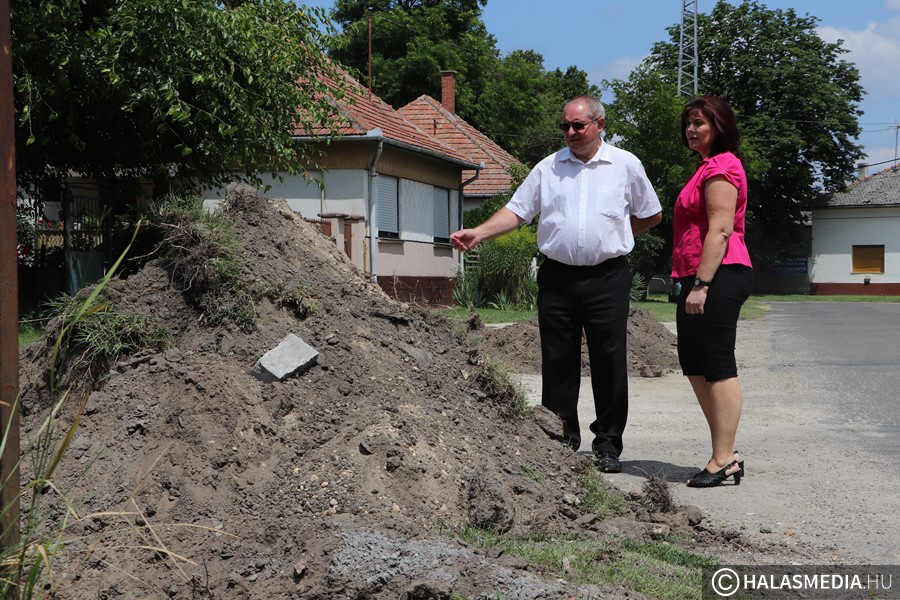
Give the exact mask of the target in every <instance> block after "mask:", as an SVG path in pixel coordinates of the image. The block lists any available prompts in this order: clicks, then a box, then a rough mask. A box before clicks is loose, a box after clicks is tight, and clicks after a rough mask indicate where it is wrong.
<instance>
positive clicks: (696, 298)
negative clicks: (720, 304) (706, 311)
mask: <svg viewBox="0 0 900 600" xmlns="http://www.w3.org/2000/svg"><path fill="white" fill-rule="evenodd" d="M708 291H709V288H708V287H706V286H703V287H695V288H694V289H692V290H691V293H690V294H688V297H687V299H686V300H685V301H684V312H686V313H687V314H689V315H702V314H703V305H704V304H706V294H707V292H708Z"/></svg>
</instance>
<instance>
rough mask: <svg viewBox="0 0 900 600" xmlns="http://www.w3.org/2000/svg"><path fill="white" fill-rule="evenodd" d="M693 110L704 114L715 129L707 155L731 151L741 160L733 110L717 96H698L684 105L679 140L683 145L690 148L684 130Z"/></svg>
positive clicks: (742, 159) (738, 136)
mask: <svg viewBox="0 0 900 600" xmlns="http://www.w3.org/2000/svg"><path fill="white" fill-rule="evenodd" d="M695 110H699V111H701V112H702V113H703V114H704V115H706V117H707V118H708V119H709V121H710V124H711V125H712V127H713V129H714V130H715V135H714V136H713V143H712V147H711V148H710V149H709V155H710V156H715V155H716V154H721V153H723V152H731V153H732V154H734V155H735V156H737V157H738V158H739V159H740V160H741V162H743V161H744V155H743V153H742V152H741V151H740V147H741V132H740V131H738V127H737V120H736V119H735V118H734V110H732V108H731V105H729V104H728V103H727V102H725V101H724V100H722V99H721V98H719V97H718V96H712V95H705V96H698V97H696V98H694V99H693V100H691V101H690V102H688V103H687V104H686V105H685V107H684V110H683V111H682V112H681V141H682V142H684V145H685V146H687V147H688V148H690V145H689V144H688V139H687V131H686V130H687V124H688V121H689V120H690V116H691V112H692V111H695Z"/></svg>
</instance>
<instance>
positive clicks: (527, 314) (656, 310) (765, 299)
mask: <svg viewBox="0 0 900 600" xmlns="http://www.w3.org/2000/svg"><path fill="white" fill-rule="evenodd" d="M770 302H900V296H810V295H808V294H758V295H753V296H750V299H749V300H747V302H746V303H745V304H744V307H743V308H742V309H741V319H761V318H762V317H764V316H765V315H766V313H767V312H768V310H769V309H768V307H767V306H766V305H767V304H768V303H770ZM631 305H632V306H635V307H637V308H643V309H644V310H646V311H647V312H648V313H650V315H651V316H652V317H653V318H654V319H656V320H657V321H659V322H661V323H667V322H674V321H675V304H674V303H672V302H669V299H668V296H666V295H665V294H654V295H651V296H650V297H649V298H648V299H647V300H641V301H638V302H632V303H631ZM476 310H477V312H478V315H479V316H480V317H481V320H482V322H483V323H485V324H486V325H487V324H492V323H518V322H519V321H530V320H531V319H533V318H534V317H535V315H536V314H537V313H536V311H533V310H499V309H496V308H479V309H476ZM438 312H439V313H440V314H442V315H444V316H446V317H448V318H450V319H451V320H453V321H463V320H465V319H466V318H468V316H469V309H467V308H462V307H459V306H456V307H452V308H443V309H440V310H438Z"/></svg>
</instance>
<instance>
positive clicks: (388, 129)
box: [294, 67, 478, 166]
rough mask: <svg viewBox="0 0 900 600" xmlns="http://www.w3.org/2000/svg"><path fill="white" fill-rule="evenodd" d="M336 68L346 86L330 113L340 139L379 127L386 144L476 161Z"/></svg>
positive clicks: (319, 133) (315, 133) (297, 132)
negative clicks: (417, 124) (426, 130)
mask: <svg viewBox="0 0 900 600" xmlns="http://www.w3.org/2000/svg"><path fill="white" fill-rule="evenodd" d="M337 70H338V72H339V76H341V77H343V78H344V79H343V82H342V83H343V84H344V86H345V87H346V94H345V96H344V98H343V99H341V100H340V101H338V100H334V99H333V98H332V104H333V105H334V107H335V113H334V115H333V117H334V119H335V120H336V121H337V123H338V131H339V132H340V134H341V138H342V139H343V140H347V139H348V138H352V137H371V136H372V135H376V133H375V132H374V130H375V129H380V130H381V135H382V136H383V137H384V139H385V141H386V142H387V143H388V144H391V143H393V144H394V145H399V146H401V147H402V146H408V147H411V148H412V149H414V150H418V151H424V152H425V153H427V154H432V155H435V156H437V157H438V158H443V159H446V160H450V161H451V162H454V163H457V164H460V163H463V164H462V166H472V165H473V164H478V163H477V162H474V161H472V160H470V159H469V157H468V156H467V155H465V154H464V153H462V152H460V151H459V150H457V149H455V148H453V147H451V146H448V145H446V144H444V143H442V142H441V141H439V140H438V139H437V138H435V137H432V136H430V135H428V134H426V133H425V132H424V131H422V130H421V129H419V128H418V127H416V125H414V124H413V123H411V122H410V121H408V120H407V119H406V118H405V117H404V116H403V115H402V114H400V112H398V111H397V110H395V109H394V108H393V107H392V106H391V105H390V104H388V103H387V102H385V101H384V100H382V99H381V98H379V97H378V96H377V95H375V94H373V93H370V92H369V90H368V89H367V88H365V87H364V86H363V85H362V84H360V83H359V82H358V81H357V80H356V79H354V78H353V77H351V76H350V74H349V73H347V72H346V71H344V70H343V69H341V68H340V67H338V69H337ZM321 78H322V81H324V82H325V83H326V84H328V85H329V86H330V87H332V88H337V87H338V86H337V82H336V81H335V80H334V79H331V78H329V77H325V76H322V77H321ZM329 134H330V132H329V131H328V130H327V129H325V128H315V129H313V130H312V131H304V130H302V129H297V130H295V131H294V135H296V136H299V137H306V136H326V137H327V136H328V135H329Z"/></svg>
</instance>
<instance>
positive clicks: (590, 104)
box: [566, 96, 606, 119]
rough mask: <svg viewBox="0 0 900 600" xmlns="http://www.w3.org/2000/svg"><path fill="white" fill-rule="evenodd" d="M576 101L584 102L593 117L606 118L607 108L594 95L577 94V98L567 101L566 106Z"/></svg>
mask: <svg viewBox="0 0 900 600" xmlns="http://www.w3.org/2000/svg"><path fill="white" fill-rule="evenodd" d="M574 102H584V104H585V105H586V106H587V109H588V113H589V114H590V115H591V118H592V119H600V118H603V119H605V118H606V110H604V108H603V105H602V104H600V101H599V100H597V99H596V98H594V97H593V96H576V97H575V98H572V99H571V100H569V101H568V102H567V103H566V106H569V105H570V104H572V103H574Z"/></svg>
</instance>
